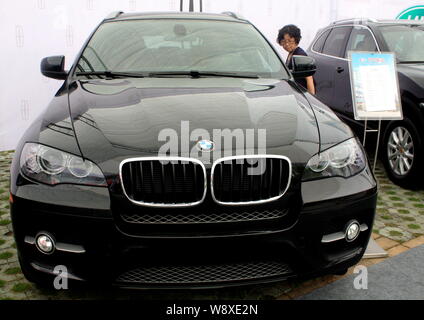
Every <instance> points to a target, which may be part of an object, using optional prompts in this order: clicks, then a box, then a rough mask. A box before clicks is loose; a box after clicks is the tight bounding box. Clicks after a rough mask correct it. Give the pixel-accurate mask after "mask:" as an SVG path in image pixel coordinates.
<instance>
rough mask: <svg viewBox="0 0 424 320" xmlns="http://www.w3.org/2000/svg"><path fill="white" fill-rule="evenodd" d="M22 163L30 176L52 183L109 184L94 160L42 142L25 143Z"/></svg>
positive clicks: (22, 169) (23, 168)
mask: <svg viewBox="0 0 424 320" xmlns="http://www.w3.org/2000/svg"><path fill="white" fill-rule="evenodd" d="M20 165H21V171H22V173H23V174H24V175H26V176H27V177H28V178H30V179H33V180H36V181H39V182H42V183H47V184H50V185H55V184H59V183H72V184H83V185H92V186H107V184H106V180H105V177H104V175H103V173H102V172H101V170H100V169H99V167H98V166H96V165H95V164H94V163H93V162H91V161H89V160H84V159H82V158H81V157H77V156H74V155H71V154H69V153H66V152H63V151H60V150H57V149H54V148H51V147H46V146H43V145H40V144H35V143H27V144H25V146H24V148H23V150H22V154H21V159H20Z"/></svg>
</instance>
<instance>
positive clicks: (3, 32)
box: [0, 0, 424, 151]
mask: <svg viewBox="0 0 424 320" xmlns="http://www.w3.org/2000/svg"><path fill="white" fill-rule="evenodd" d="M185 1H186V3H188V1H189V0H185ZM195 1H196V0H195ZM179 3H180V1H179V0H0V16H1V20H0V43H1V51H0V65H1V68H0V151H1V150H11V149H13V148H14V147H15V145H16V143H17V142H18V140H19V138H20V137H21V136H22V134H23V133H24V131H25V129H26V128H27V127H28V126H29V125H30V123H31V121H32V120H33V119H34V118H36V117H37V116H38V115H39V114H40V112H42V110H43V109H44V108H45V107H46V106H47V104H48V103H49V101H50V100H51V98H52V97H53V95H54V93H55V92H56V91H57V89H58V88H59V87H60V85H61V81H58V80H53V79H48V78H45V77H43V76H42V75H41V73H40V61H41V59H42V58H43V57H45V56H50V55H60V54H63V55H65V56H66V66H67V68H69V66H70V65H71V64H72V63H73V61H74V59H75V56H76V54H77V52H78V51H79V49H80V48H81V46H82V44H83V43H84V41H85V40H86V39H87V37H88V35H89V34H90V33H91V31H92V30H93V29H94V28H95V26H96V25H97V24H98V23H99V22H100V21H101V20H102V19H103V18H104V17H106V16H107V15H108V14H109V13H110V12H112V11H117V10H122V11H124V12H130V11H178V10H179ZM421 4H424V0H421V1H412V0H203V8H204V12H218V13H219V12H222V11H235V12H238V13H240V14H242V15H243V16H245V17H246V18H248V19H249V20H250V21H251V22H253V23H254V24H255V25H256V26H257V27H258V28H259V29H260V30H261V31H262V32H263V33H264V34H265V35H266V36H267V37H268V38H269V39H270V40H271V42H273V43H275V38H276V36H277V32H278V29H279V28H281V27H282V26H283V25H285V24H289V23H293V24H296V25H298V26H299V27H300V28H301V30H302V34H303V39H302V41H301V46H302V47H304V48H306V47H307V46H308V45H309V43H310V41H311V40H312V38H313V37H314V36H315V33H316V31H317V30H318V29H319V28H322V27H324V26H326V25H327V24H328V23H329V22H331V21H333V20H336V19H344V18H352V17H355V18H357V17H369V18H377V19H380V18H381V19H394V18H395V17H396V16H397V15H398V14H399V13H400V12H401V11H402V10H404V9H406V8H408V7H410V6H413V5H421ZM279 50H281V49H280V48H279Z"/></svg>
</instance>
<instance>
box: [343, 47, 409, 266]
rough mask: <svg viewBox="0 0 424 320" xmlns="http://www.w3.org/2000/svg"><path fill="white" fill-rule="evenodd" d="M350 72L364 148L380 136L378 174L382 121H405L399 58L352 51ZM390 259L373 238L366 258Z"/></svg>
mask: <svg viewBox="0 0 424 320" xmlns="http://www.w3.org/2000/svg"><path fill="white" fill-rule="evenodd" d="M349 71H350V83H351V90H352V98H353V106H354V108H353V111H354V114H355V120H365V127H364V139H363V143H362V144H363V146H364V148H365V143H366V138H367V133H371V132H377V143H376V148H375V154H374V165H373V168H372V171H373V173H375V167H376V165H377V156H378V148H379V145H380V134H381V121H382V120H401V119H403V115H402V106H401V103H400V94H399V84H398V77H397V72H396V62H395V56H394V54H393V53H376V52H353V51H350V52H349ZM368 120H378V129H377V130H375V129H368ZM387 255H388V254H387V252H386V251H385V250H383V249H382V248H381V247H380V246H379V245H378V244H377V243H376V242H375V241H374V239H373V238H370V240H369V242H368V247H367V250H366V252H365V254H364V258H380V257H381V258H383V257H387Z"/></svg>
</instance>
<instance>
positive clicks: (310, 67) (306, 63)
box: [292, 56, 317, 79]
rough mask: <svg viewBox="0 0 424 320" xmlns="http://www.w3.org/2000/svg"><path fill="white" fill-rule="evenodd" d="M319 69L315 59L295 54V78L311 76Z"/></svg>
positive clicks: (293, 72)
mask: <svg viewBox="0 0 424 320" xmlns="http://www.w3.org/2000/svg"><path fill="white" fill-rule="evenodd" d="M315 71H317V66H316V64H315V59H314V58H311V57H307V56H293V70H292V74H293V77H294V78H295V79H299V78H306V77H310V76H312V75H314V74H315Z"/></svg>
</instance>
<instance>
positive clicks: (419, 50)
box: [380, 25, 424, 63]
mask: <svg viewBox="0 0 424 320" xmlns="http://www.w3.org/2000/svg"><path fill="white" fill-rule="evenodd" d="M380 30H381V33H382V34H383V37H384V40H385V41H386V43H387V46H388V47H389V50H390V51H392V52H395V53H396V58H397V59H398V62H401V63H408V62H424V26H417V25H410V26H409V25H392V26H382V27H380Z"/></svg>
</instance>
